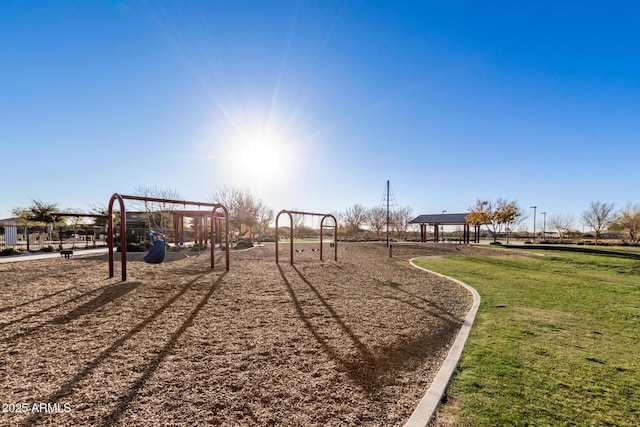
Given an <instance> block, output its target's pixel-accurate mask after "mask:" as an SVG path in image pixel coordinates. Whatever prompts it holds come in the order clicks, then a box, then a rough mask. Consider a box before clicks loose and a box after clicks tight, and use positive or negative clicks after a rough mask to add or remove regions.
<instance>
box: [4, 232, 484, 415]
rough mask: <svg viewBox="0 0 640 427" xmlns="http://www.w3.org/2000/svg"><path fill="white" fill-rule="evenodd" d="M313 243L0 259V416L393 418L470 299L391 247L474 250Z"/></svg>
mask: <svg viewBox="0 0 640 427" xmlns="http://www.w3.org/2000/svg"><path fill="white" fill-rule="evenodd" d="M283 246H285V245H283ZM315 246H317V244H316V245H314V244H300V245H296V248H300V249H302V248H305V249H306V251H304V252H302V253H296V254H295V255H296V262H295V264H294V265H293V266H291V265H289V264H288V263H286V262H281V263H280V264H279V265H276V264H275V253H274V246H273V245H272V244H271V245H269V244H267V245H265V246H264V247H257V248H254V249H252V250H250V251H246V252H232V253H231V269H230V271H229V272H225V271H224V269H223V267H222V266H223V262H222V259H220V260H218V261H217V267H216V269H215V270H213V271H212V270H210V269H209V268H208V266H209V259H208V257H206V256H201V257H199V258H196V259H193V258H182V257H175V256H174V257H172V258H171V260H169V261H167V262H164V263H162V264H159V265H151V264H145V263H144V262H141V261H139V260H137V259H140V257H138V258H137V259H136V255H135V254H130V257H129V263H128V271H127V273H128V280H127V281H126V282H122V281H120V280H119V264H116V277H115V278H112V279H107V275H108V274H107V273H108V265H107V261H106V256H104V255H100V256H92V257H77V256H76V257H74V258H72V259H71V260H64V259H46V260H37V261H35V260H34V261H28V262H17V263H8V264H0V277H1V279H0V280H1V281H0V287H1V289H2V295H3V298H2V302H1V303H0V336H2V340H1V344H0V346H1V347H0V373H1V375H0V403H2V404H3V410H4V411H3V413H1V414H0V424H2V425H24V426H28V425H29V426H30V425H105V426H106V425H142V426H145V425H148V426H158V425H224V426H232V425H305V426H307V425H308V426H314V425H317V426H320V425H322V426H331V425H371V426H381V425H389V426H393V425H402V424H403V423H404V422H405V421H406V420H407V419H408V417H409V416H410V415H411V412H412V411H413V410H414V408H415V407H416V405H417V404H418V402H419V400H420V399H421V398H422V396H423V395H424V393H425V391H426V390H427V388H428V387H429V385H430V383H431V380H432V379H433V377H434V376H435V374H436V372H437V370H438V369H439V367H440V365H441V363H442V361H443V359H444V357H445V356H446V354H447V352H448V349H449V346H450V344H451V343H452V341H453V339H454V338H455V335H456V334H457V332H458V330H459V328H460V326H461V324H462V320H463V318H464V316H465V314H466V312H467V310H468V308H469V306H470V296H469V295H468V294H467V293H466V291H464V290H463V289H461V288H459V287H457V286H455V285H453V284H451V283H449V282H447V281H445V280H442V279H439V278H435V277H432V276H430V275H428V274H426V273H424V272H421V271H418V270H415V269H412V268H411V267H410V266H409V265H408V263H407V260H408V259H409V258H411V257H414V256H428V255H442V254H450V255H461V254H465V253H477V252H479V251H484V250H483V249H480V248H472V247H456V246H453V245H417V244H406V245H395V246H394V248H393V258H389V256H388V255H389V254H388V250H387V248H386V247H385V246H384V244H378V243H375V244H347V245H346V247H347V249H346V250H345V249H344V247H345V245H342V244H341V245H340V253H339V259H338V261H337V262H335V261H325V262H320V261H319V260H318V255H317V253H314V252H312V251H311V250H310V249H311V248H313V247H315ZM456 248H457V249H456ZM286 249H287V248H285V249H283V248H282V247H281V248H280V250H281V253H280V256H281V257H282V258H281V260H282V259H284V260H288V259H289V258H288V253H287V250H286ZM326 250H327V252H326V253H330V252H329V248H328V247H327V249H326ZM34 404H35V405H36V406H35V407H34ZM42 404H44V406H42ZM18 405H20V406H18ZM38 405H39V406H38ZM34 408H35V409H36V410H34Z"/></svg>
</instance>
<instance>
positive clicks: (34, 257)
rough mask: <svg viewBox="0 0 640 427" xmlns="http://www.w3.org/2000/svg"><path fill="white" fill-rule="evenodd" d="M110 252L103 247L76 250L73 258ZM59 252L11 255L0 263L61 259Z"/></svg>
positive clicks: (1, 258) (2, 257)
mask: <svg viewBox="0 0 640 427" xmlns="http://www.w3.org/2000/svg"><path fill="white" fill-rule="evenodd" d="M107 252H109V248H107V247H102V248H96V249H74V250H73V256H82V255H95V254H103V253H104V254H106V253H107ZM60 257H61V255H60V252H59V251H57V250H56V251H53V252H34V253H24V254H21V255H10V256H0V263H5V262H18V261H33V260H37V259H47V258H60Z"/></svg>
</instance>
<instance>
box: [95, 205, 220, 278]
mask: <svg viewBox="0 0 640 427" xmlns="http://www.w3.org/2000/svg"><path fill="white" fill-rule="evenodd" d="M125 200H138V201H141V202H158V203H169V204H176V205H182V206H186V205H191V206H198V207H200V206H205V207H211V208H212V210H211V214H210V215H211V218H216V212H217V211H218V209H220V210H222V218H224V221H225V226H226V228H225V235H226V239H225V241H226V247H227V250H226V256H225V258H226V270H227V271H229V230H230V227H229V211H228V210H227V208H226V207H225V206H223V205H221V204H219V203H204V202H188V201H185V200H172V199H160V198H154V197H140V196H126V195H122V194H118V193H114V195H113V196H111V199H110V200H109V213H108V215H107V216H108V230H107V240H108V243H109V278H111V277H113V276H114V268H113V258H114V250H113V248H114V245H113V236H114V231H115V228H114V226H113V204H114V203H115V202H116V201H117V202H118V205H119V207H120V227H119V235H120V251H121V252H120V265H121V273H122V281H126V280H127V241H126V234H127V233H126V232H127V214H126V211H125V207H124V201H125ZM215 228H216V227H214V224H213V223H212V224H211V269H213V268H214V266H215Z"/></svg>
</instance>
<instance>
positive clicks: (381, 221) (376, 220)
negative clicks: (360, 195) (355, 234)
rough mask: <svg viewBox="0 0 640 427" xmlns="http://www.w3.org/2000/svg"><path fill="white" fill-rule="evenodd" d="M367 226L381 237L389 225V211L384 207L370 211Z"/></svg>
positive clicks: (368, 211)
mask: <svg viewBox="0 0 640 427" xmlns="http://www.w3.org/2000/svg"><path fill="white" fill-rule="evenodd" d="M365 224H366V225H368V226H369V227H371V229H372V230H373V231H374V232H375V233H376V236H377V237H380V236H381V235H382V230H383V229H384V228H385V226H386V225H387V210H386V209H385V208H384V207H382V206H376V207H373V208H370V209H368V210H367V218H366V220H365Z"/></svg>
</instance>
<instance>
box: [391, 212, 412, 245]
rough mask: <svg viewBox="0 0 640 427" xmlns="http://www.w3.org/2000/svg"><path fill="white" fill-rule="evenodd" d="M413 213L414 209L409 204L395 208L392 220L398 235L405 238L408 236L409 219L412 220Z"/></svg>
mask: <svg viewBox="0 0 640 427" xmlns="http://www.w3.org/2000/svg"><path fill="white" fill-rule="evenodd" d="M412 213H413V209H411V207H409V206H405V207H402V208H398V209H395V210H394V211H393V213H392V214H391V219H390V221H391V224H392V225H393V230H394V231H395V232H396V234H397V235H398V237H400V238H403V239H404V238H406V237H407V228H408V227H409V221H411V218H412Z"/></svg>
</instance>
